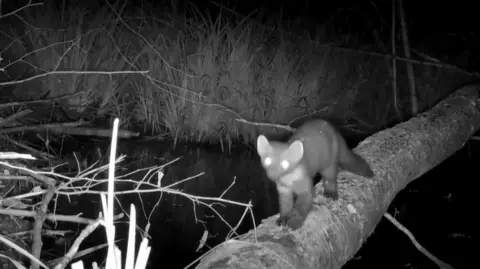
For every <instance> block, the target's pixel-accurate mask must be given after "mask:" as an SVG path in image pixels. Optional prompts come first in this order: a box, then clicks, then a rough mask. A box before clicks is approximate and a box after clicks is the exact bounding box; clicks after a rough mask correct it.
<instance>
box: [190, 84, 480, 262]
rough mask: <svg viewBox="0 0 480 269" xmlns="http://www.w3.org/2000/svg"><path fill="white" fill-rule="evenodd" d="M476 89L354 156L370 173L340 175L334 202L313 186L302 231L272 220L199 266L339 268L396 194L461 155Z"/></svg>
mask: <svg viewBox="0 0 480 269" xmlns="http://www.w3.org/2000/svg"><path fill="white" fill-rule="evenodd" d="M479 90H480V85H469V86H466V87H463V88H461V89H460V90H458V91H456V92H454V93H453V94H451V95H450V96H449V97H447V98H446V99H445V100H443V101H441V102H440V103H438V104H437V105H435V106H434V107H433V108H432V109H431V110H429V111H427V112H424V113H421V114H418V115H417V116H416V117H414V118H412V119H410V120H409V121H406V122H403V123H400V124H398V125H396V126H394V127H392V128H390V129H386V130H383V131H380V132H378V133H376V134H374V135H372V136H370V137H368V138H367V139H365V140H364V141H363V142H362V143H360V144H359V145H358V146H357V148H355V149H354V151H355V152H357V153H358V154H360V155H361V156H363V157H364V158H365V159H366V160H367V161H368V162H369V164H370V165H371V167H372V170H373V171H374V172H375V177H374V178H373V179H365V178H362V177H360V176H356V175H353V174H351V173H348V172H344V171H343V172H341V173H340V174H339V195H340V198H339V200H338V201H326V200H325V199H324V198H323V197H322V195H321V194H322V190H321V189H322V188H321V187H320V186H317V187H316V204H315V206H314V209H313V211H312V212H311V213H310V214H309V216H308V218H307V220H306V221H305V224H304V226H303V227H302V228H300V229H298V230H296V231H291V230H289V229H288V228H285V227H278V226H277V225H276V224H275V220H276V218H277V217H278V215H275V216H271V217H269V218H267V219H265V220H263V222H262V223H261V225H259V226H258V227H257V228H256V229H255V230H252V231H250V232H248V233H247V234H245V235H242V236H241V237H240V238H238V239H237V240H229V241H226V242H224V243H222V244H220V245H219V246H217V247H216V248H214V249H213V250H212V251H211V252H210V253H209V254H207V255H206V256H204V257H203V258H202V259H201V261H200V263H199V265H198V266H197V267H196V268H199V269H203V268H249V269H250V268H258V269H261V268H289V269H291V268H340V267H341V266H342V265H344V264H345V263H346V262H347V261H348V260H349V259H351V258H352V257H353V256H354V254H355V253H356V252H357V251H358V250H359V249H360V247H361V246H362V244H363V242H365V240H366V239H367V237H368V236H369V235H370V234H372V232H373V230H374V228H375V226H376V225H377V224H378V222H379V221H380V219H381V218H382V216H383V214H384V213H385V212H386V210H387V208H388V206H389V204H390V203H391V202H392V200H393V199H394V197H395V195H396V194H397V193H398V192H399V191H401V190H402V189H404V188H405V186H407V184H408V183H410V182H411V181H413V180H414V179H416V178H419V177H420V176H422V175H423V174H424V173H425V172H427V171H428V170H430V169H432V168H433V167H435V166H436V165H438V164H440V163H441V162H442V161H444V160H445V159H447V158H448V157H449V156H451V155H452V154H453V153H454V152H456V151H457V150H459V149H460V148H461V147H462V146H463V145H464V143H465V142H466V141H467V140H468V139H469V138H470V136H471V135H472V134H473V133H474V132H475V131H476V130H477V129H479V128H480V111H479V107H480V99H479Z"/></svg>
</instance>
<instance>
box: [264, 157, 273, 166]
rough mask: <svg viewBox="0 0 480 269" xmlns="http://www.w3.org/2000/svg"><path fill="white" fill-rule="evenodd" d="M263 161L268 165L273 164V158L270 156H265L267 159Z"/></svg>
mask: <svg viewBox="0 0 480 269" xmlns="http://www.w3.org/2000/svg"><path fill="white" fill-rule="evenodd" d="M263 163H264V164H265V165H266V166H269V165H271V164H272V158H270V157H267V158H265V160H264V161H263Z"/></svg>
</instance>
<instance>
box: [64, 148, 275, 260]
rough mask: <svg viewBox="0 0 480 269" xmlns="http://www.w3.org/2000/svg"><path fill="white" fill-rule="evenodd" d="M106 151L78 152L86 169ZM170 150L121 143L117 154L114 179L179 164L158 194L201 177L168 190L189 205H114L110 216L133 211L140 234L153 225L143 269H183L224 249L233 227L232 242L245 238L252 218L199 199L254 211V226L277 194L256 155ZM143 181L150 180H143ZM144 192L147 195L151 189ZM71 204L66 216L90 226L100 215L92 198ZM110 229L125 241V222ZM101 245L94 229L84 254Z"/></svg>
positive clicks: (160, 201) (167, 199) (159, 198)
mask: <svg viewBox="0 0 480 269" xmlns="http://www.w3.org/2000/svg"><path fill="white" fill-rule="evenodd" d="M107 146H108V142H104V143H96V144H94V145H88V146H85V147H84V148H87V149H89V151H90V152H84V153H83V154H82V156H87V158H88V159H89V161H88V162H89V163H91V162H92V161H93V160H96V159H98V157H99V156H100V155H101V156H105V158H104V160H106V159H107V158H108V149H107ZM99 147H100V148H99ZM169 147H170V145H165V144H162V143H158V142H145V141H144V142H139V141H136V142H126V141H121V142H120V143H119V146H118V149H117V152H118V153H119V154H120V153H122V154H127V155H128V156H129V157H128V159H127V160H126V161H124V162H123V163H122V164H120V165H119V166H118V167H121V171H117V173H116V175H117V176H118V175H121V174H126V173H129V172H132V171H136V170H138V169H144V168H147V167H152V166H161V165H164V164H165V163H167V162H168V161H171V160H174V159H176V158H178V157H180V158H181V159H180V160H178V161H176V162H174V163H173V164H169V165H167V166H166V167H165V168H164V169H163V173H164V176H163V178H162V180H161V186H168V185H170V184H173V183H175V182H179V181H181V180H183V179H186V178H189V177H193V176H196V175H198V174H201V173H204V174H203V175H201V176H198V177H196V178H193V179H190V180H188V181H185V182H183V183H181V184H178V185H175V186H174V187H172V188H173V189H175V190H177V191H181V192H182V193H185V194H188V195H191V196H193V197H190V198H187V197H185V196H183V195H180V194H170V193H167V192H159V191H156V192H150V193H141V194H124V195H117V199H118V200H119V204H118V206H117V208H116V211H115V213H116V214H118V213H120V212H123V210H126V212H125V213H128V210H129V204H130V203H133V204H134V205H135V206H136V209H137V225H138V226H139V228H140V229H144V228H145V225H146V223H147V220H149V222H150V223H151V227H150V231H149V235H150V236H151V237H152V238H151V240H150V245H151V246H152V251H151V254H150V259H149V265H148V268H158V267H159V266H161V265H162V264H163V265H165V264H167V263H168V264H169V266H168V268H183V267H185V266H186V265H188V264H189V263H191V262H192V261H193V260H195V259H196V258H197V257H198V256H199V255H201V254H202V253H204V252H205V251H208V249H209V247H210V248H211V247H214V246H215V245H217V244H219V243H221V242H223V241H224V240H225V236H226V235H227V234H228V233H229V232H230V231H231V230H232V227H237V233H238V234H242V233H245V232H247V231H248V230H249V229H251V228H252V227H253V220H252V217H251V215H250V214H249V213H248V214H246V215H245V214H244V212H245V207H243V206H240V205H232V204H228V203H222V202H221V201H213V200H208V199H200V198H199V197H205V198H208V197H211V198H218V197H220V196H221V197H222V198H223V199H225V200H231V201H235V202H240V203H248V202H249V201H250V202H251V203H252V205H253V207H254V209H253V212H254V218H255V223H256V224H257V225H258V224H259V222H260V221H261V220H262V219H263V218H266V217H268V216H271V215H273V214H275V213H276V212H277V211H278V202H277V195H276V189H275V186H274V185H273V183H271V182H270V181H268V180H267V179H266V178H265V176H264V172H263V169H262V168H261V166H260V162H259V159H258V157H257V155H256V153H255V152H253V151H251V150H249V149H247V148H244V149H239V150H233V151H232V153H231V154H228V156H226V155H225V154H222V153H221V152H220V151H218V150H213V149H212V150H209V149H206V148H205V147H201V146H198V147H195V146H177V148H176V149H175V150H169ZM92 151H93V152H92ZM98 152H100V154H98ZM146 175H150V176H151V177H148V176H147V177H146ZM105 177H106V175H104V176H103V178H105ZM129 178H131V179H133V180H135V181H137V182H140V181H142V180H143V181H148V180H150V181H151V182H152V183H153V184H157V182H158V181H157V176H156V174H155V173H150V174H148V170H143V171H137V172H135V173H133V174H132V175H131V176H129ZM102 189H103V190H105V189H106V186H103V187H102ZM127 189H130V190H131V189H132V186H131V185H130V184H116V190H127ZM143 189H150V190H151V189H152V188H151V187H147V188H143ZM72 199H73V200H75V205H73V206H72V205H71V204H69V205H68V207H65V208H64V210H68V211H69V214H77V213H78V212H83V214H84V215H83V216H85V217H91V218H93V217H94V216H97V214H98V212H99V211H100V210H101V204H100V200H99V197H98V195H82V196H77V197H75V198H72ZM197 199H198V200H197ZM67 202H68V201H66V199H63V201H62V204H64V205H66V204H67ZM202 203H203V204H202ZM213 209H214V210H215V211H216V213H215V211H214V210H213ZM244 215H245V216H244ZM219 216H221V218H220V217H219ZM222 218H223V220H222ZM242 218H243V219H242ZM127 220H128V219H127V218H124V219H123V221H127ZM62 226H68V228H69V229H72V227H71V226H72V225H71V224H68V225H65V224H62ZM75 226H76V225H75ZM116 227H117V239H119V238H126V234H127V228H128V224H127V223H126V222H125V223H119V224H117V225H116ZM59 228H60V227H59ZM62 228H67V227H62ZM75 229H76V227H75ZM205 231H208V240H207V241H206V244H205V246H204V247H203V248H202V249H200V250H199V251H198V252H197V248H198V246H199V244H200V241H201V238H202V235H203V234H204V232H205ZM78 232H80V231H78ZM139 232H140V230H137V234H138V233H139ZM137 238H138V239H137V242H139V241H140V237H137ZM104 240H105V235H104V230H103V228H100V229H98V230H97V231H96V232H95V233H94V234H92V235H91V236H90V237H89V238H88V239H87V240H85V241H84V244H83V245H82V248H86V247H89V246H93V245H96V244H100V243H103V242H105V241H104ZM123 243H126V242H123ZM123 243H122V242H119V243H118V245H119V247H120V248H121V249H125V250H126V245H124V244H123ZM60 253H61V252H60ZM180 253H181V255H180ZM104 255H105V253H104V252H102V251H100V252H97V253H96V254H94V255H91V257H92V258H93V259H94V260H96V261H101V260H102V259H103V257H105V256H104ZM179 257H181V259H179ZM83 260H84V263H85V262H86V263H87V264H89V261H88V260H89V257H88V256H87V257H84V258H83Z"/></svg>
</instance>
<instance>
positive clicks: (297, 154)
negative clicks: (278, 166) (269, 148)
mask: <svg viewBox="0 0 480 269" xmlns="http://www.w3.org/2000/svg"><path fill="white" fill-rule="evenodd" d="M302 157H303V143H302V141H300V140H295V141H293V142H292V143H291V144H290V146H289V147H288V159H289V160H290V162H292V163H297V162H299V161H300V160H301V159H302Z"/></svg>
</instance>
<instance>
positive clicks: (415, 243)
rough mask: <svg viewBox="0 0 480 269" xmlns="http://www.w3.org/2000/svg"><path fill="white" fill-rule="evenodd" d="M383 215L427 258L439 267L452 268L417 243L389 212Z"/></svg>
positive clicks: (443, 268) (442, 268)
mask: <svg viewBox="0 0 480 269" xmlns="http://www.w3.org/2000/svg"><path fill="white" fill-rule="evenodd" d="M383 216H384V217H385V218H387V219H388V220H389V221H390V222H391V223H393V225H395V226H396V227H397V228H398V229H399V230H400V231H402V232H403V233H404V234H406V235H407V236H408V238H410V241H412V243H413V245H414V246H415V247H416V248H417V249H418V251H420V252H421V253H422V254H423V255H425V256H427V258H429V259H430V260H431V261H433V262H434V263H435V264H436V265H437V266H438V267H439V268H441V269H454V268H453V266H451V265H450V264H448V263H445V262H443V261H441V260H439V259H438V258H437V257H435V256H433V254H432V253H430V252H429V251H428V250H426V249H425V248H424V247H423V246H422V245H420V243H418V241H417V240H416V239H415V237H414V236H413V234H412V233H411V232H410V231H409V230H408V229H407V228H406V227H405V226H403V225H402V224H401V223H400V222H398V221H397V220H396V219H395V218H394V217H392V215H390V214H389V213H385V214H383Z"/></svg>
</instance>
